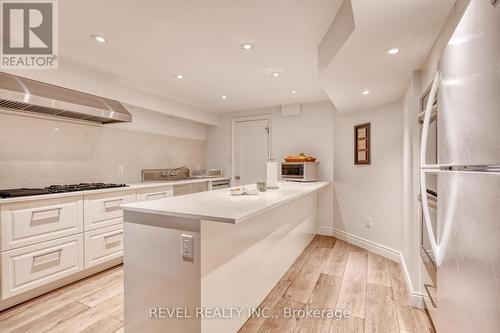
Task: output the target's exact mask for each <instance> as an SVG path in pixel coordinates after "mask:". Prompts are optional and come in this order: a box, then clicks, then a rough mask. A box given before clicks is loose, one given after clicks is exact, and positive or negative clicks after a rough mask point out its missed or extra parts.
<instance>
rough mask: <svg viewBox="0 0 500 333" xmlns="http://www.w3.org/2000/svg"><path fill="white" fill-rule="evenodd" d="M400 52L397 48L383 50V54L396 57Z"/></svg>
mask: <svg viewBox="0 0 500 333" xmlns="http://www.w3.org/2000/svg"><path fill="white" fill-rule="evenodd" d="M399 52H401V48H399V47H391V48H390V49H387V50H385V53H387V54H388V55H396V54H398V53H399Z"/></svg>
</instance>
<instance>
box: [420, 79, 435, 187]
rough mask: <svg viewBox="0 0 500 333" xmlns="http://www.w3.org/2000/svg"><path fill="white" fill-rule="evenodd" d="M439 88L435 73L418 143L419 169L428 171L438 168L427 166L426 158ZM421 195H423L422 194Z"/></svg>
mask: <svg viewBox="0 0 500 333" xmlns="http://www.w3.org/2000/svg"><path fill="white" fill-rule="evenodd" d="M438 88H439V72H437V73H436V76H435V77H434V81H433V82H432V88H431V92H430V93H429V98H428V100H427V106H426V108H425V113H424V115H423V117H424V119H423V126H422V138H421V141H420V168H422V169H430V168H434V169H435V168H439V165H429V164H427V161H426V156H427V138H428V136H429V126H430V123H431V118H432V109H433V108H432V107H433V105H434V101H435V100H436V95H437V92H438ZM422 193H425V191H424V192H422Z"/></svg>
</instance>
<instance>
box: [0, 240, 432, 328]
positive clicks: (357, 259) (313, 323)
mask: <svg viewBox="0 0 500 333" xmlns="http://www.w3.org/2000/svg"><path fill="white" fill-rule="evenodd" d="M260 306H261V307H262V308H271V309H273V310H272V311H273V315H276V317H278V318H277V319H273V318H268V319H264V318H251V319H250V320H249V321H247V323H246V324H245V325H244V326H243V327H242V328H241V330H240V332H242V333H243V332H245V333H247V332H259V333H261V332H279V333H285V332H286V333H288V332H301V333H309V332H310V333H316V332H325V333H326V332H339V333H340V332H349V333H351V332H352V333H355V332H381V333H391V332H397V333H408V332H413V333H420V332H433V330H432V329H431V328H430V326H431V325H430V322H429V320H428V318H427V315H426V314H425V312H423V311H422V310H420V309H416V308H412V307H411V306H410V305H409V303H408V291H407V290H406V286H405V282H404V278H403V275H402V272H401V268H400V265H399V264H397V263H394V262H392V261H390V260H387V259H385V258H382V257H380V256H378V255H376V254H373V253H370V252H367V251H365V250H363V249H360V248H359V247H356V246H353V245H350V244H347V243H345V242H343V241H341V240H336V239H335V238H333V237H326V236H317V237H316V238H315V239H314V240H313V242H311V244H309V246H308V247H307V249H306V250H304V252H303V253H302V254H301V255H300V257H299V258H298V259H297V260H296V261H295V263H294V264H293V265H292V267H291V268H290V269H289V270H288V272H287V273H286V274H285V275H284V276H283V278H282V279H281V280H280V282H279V283H278V284H277V285H276V287H275V288H274V289H273V290H272V291H271V293H270V294H269V295H268V296H267V298H266V299H265V300H264V301H263V302H262V304H261V305H260ZM305 307H309V308H315V309H328V308H337V309H342V310H344V309H348V310H350V311H351V313H352V316H351V317H349V318H348V319H343V320H329V319H314V320H310V319H309V320H307V319H300V320H296V319H284V318H279V317H280V314H282V312H283V309H284V308H292V309H303V308H305ZM0 332H2V333H8V332H23V333H27V332H33V333H39V332H61V333H77V332H97V333H107V332H109V333H112V332H123V267H122V266H118V267H116V268H112V269H109V270H107V271H104V272H101V273H99V274H97V275H93V276H91V277H89V278H87V279H84V280H81V281H78V282H75V283H73V284H71V285H68V286H66V287H63V288H60V289H58V290H56V291H53V292H50V293H48V294H45V295H42V296H40V297H38V298H35V299H33V300H30V301H28V302H25V303H23V304H20V305H18V306H16V307H13V308H10V309H7V310H5V311H3V312H0Z"/></svg>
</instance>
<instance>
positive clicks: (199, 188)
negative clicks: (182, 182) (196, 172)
mask: <svg viewBox="0 0 500 333" xmlns="http://www.w3.org/2000/svg"><path fill="white" fill-rule="evenodd" d="M191 191H192V193H197V192H205V191H208V182H200V183H193V184H192V188H191Z"/></svg>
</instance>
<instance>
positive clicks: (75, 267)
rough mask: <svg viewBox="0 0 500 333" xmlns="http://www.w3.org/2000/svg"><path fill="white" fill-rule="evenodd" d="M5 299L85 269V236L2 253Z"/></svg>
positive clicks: (70, 237)
mask: <svg viewBox="0 0 500 333" xmlns="http://www.w3.org/2000/svg"><path fill="white" fill-rule="evenodd" d="M1 258H2V259H1V260H2V279H1V285H2V299H6V298H9V297H11V296H14V295H17V294H20V293H23V292H25V291H28V290H31V289H34V288H36V287H39V286H42V285H44V284H47V283H49V282H52V281H55V280H58V279H60V278H63V277H65V276H68V275H71V274H73V273H76V272H78V271H81V270H82V269H83V235H82V234H81V233H80V234H77V235H73V236H69V237H64V238H59V239H56V240H52V241H47V242H43V243H40V244H36V245H30V246H26V247H23V248H20V249H14V250H10V251H6V252H3V253H2V254H1Z"/></svg>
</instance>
